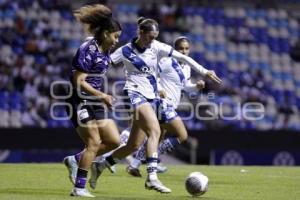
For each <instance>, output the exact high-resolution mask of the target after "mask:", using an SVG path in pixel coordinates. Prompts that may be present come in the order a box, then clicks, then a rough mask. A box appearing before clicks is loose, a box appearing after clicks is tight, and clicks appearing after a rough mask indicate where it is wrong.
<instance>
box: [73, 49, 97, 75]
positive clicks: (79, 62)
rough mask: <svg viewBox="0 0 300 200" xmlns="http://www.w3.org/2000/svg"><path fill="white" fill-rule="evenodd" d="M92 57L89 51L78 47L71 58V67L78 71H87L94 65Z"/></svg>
mask: <svg viewBox="0 0 300 200" xmlns="http://www.w3.org/2000/svg"><path fill="white" fill-rule="evenodd" d="M93 59H94V58H93V53H92V52H91V51H89V50H88V49H81V48H80V49H78V51H77V53H76V55H75V57H74V59H73V67H74V68H75V70H78V71H82V72H89V71H90V70H91V68H92V67H93V65H94V61H93Z"/></svg>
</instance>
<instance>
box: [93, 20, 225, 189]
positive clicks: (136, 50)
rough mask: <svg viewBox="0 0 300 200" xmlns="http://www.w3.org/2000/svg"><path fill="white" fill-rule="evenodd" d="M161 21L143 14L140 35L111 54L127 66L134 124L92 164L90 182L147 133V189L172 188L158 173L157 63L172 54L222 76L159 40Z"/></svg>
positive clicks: (207, 73)
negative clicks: (112, 149) (126, 135)
mask: <svg viewBox="0 0 300 200" xmlns="http://www.w3.org/2000/svg"><path fill="white" fill-rule="evenodd" d="M158 34H159V29H158V24H157V22H156V21H155V20H153V19H144V18H140V19H139V20H138V37H137V38H134V39H133V40H132V42H130V43H128V44H126V45H124V46H122V47H120V48H119V49H117V50H116V51H115V52H114V53H113V54H112V55H111V58H112V62H113V63H114V64H118V63H123V65H124V66H125V68H126V83H125V87H124V91H125V93H126V94H127V96H128V97H129V99H130V103H131V105H132V108H133V125H132V129H131V133H130V136H129V139H128V143H127V144H126V145H125V146H123V147H122V148H120V149H118V150H116V151H115V152H114V153H113V154H112V155H111V156H109V157H107V158H106V160H105V161H104V162H100V163H94V164H93V165H92V175H91V179H90V186H91V187H92V188H95V187H96V180H97V178H98V177H99V175H100V174H101V173H102V171H103V170H104V169H105V168H106V167H107V166H109V165H110V166H112V165H114V164H116V162H118V160H120V159H122V158H124V157H126V156H127V155H129V154H131V153H132V152H135V151H136V150H138V148H139V146H140V145H141V143H142V142H143V140H144V133H145V134H146V136H147V137H148V140H147V148H146V157H147V158H146V162H147V172H148V176H147V179H146V182H145V187H146V189H154V190H156V191H158V192H162V193H170V192H171V190H170V189H169V188H167V187H166V186H164V185H163V184H162V183H161V182H160V181H159V179H158V177H157V173H156V172H157V161H158V157H157V156H158V155H157V148H158V143H159V137H160V126H159V122H158V119H157V117H156V114H155V111H154V110H153V108H152V105H151V104H152V103H153V101H154V99H155V98H156V94H157V80H156V76H157V70H158V68H157V66H158V62H159V60H160V59H161V58H163V57H173V58H175V59H177V60H179V61H182V62H186V63H188V64H189V65H190V66H191V67H193V68H194V69H195V70H196V71H198V72H199V73H200V74H202V75H204V76H207V77H209V78H211V79H212V80H213V81H216V82H221V80H220V79H219V78H218V77H217V76H216V75H215V73H213V72H212V71H207V70H206V69H205V68H203V67H202V66H201V65H199V64H198V63H197V62H195V61H194V60H193V59H192V58H190V57H188V56H185V55H183V54H181V53H179V52H178V51H174V50H173V48H172V47H171V46H169V45H166V44H164V43H161V42H159V41H157V40H155V39H156V38H157V36H158Z"/></svg>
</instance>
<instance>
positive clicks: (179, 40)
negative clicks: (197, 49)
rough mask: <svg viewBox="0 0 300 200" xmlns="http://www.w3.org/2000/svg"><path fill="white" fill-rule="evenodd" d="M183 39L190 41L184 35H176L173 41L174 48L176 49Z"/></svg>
mask: <svg viewBox="0 0 300 200" xmlns="http://www.w3.org/2000/svg"><path fill="white" fill-rule="evenodd" d="M184 41H185V42H187V43H189V44H190V43H191V41H190V39H189V38H187V37H185V36H180V37H178V38H176V39H175V41H174V48H175V49H178V46H179V44H180V43H181V42H184Z"/></svg>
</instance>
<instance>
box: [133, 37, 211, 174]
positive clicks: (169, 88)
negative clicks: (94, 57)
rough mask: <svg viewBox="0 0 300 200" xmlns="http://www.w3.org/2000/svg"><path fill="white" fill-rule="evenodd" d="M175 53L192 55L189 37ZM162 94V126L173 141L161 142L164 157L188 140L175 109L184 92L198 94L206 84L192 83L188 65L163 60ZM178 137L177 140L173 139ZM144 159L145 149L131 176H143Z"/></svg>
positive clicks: (178, 43)
mask: <svg viewBox="0 0 300 200" xmlns="http://www.w3.org/2000/svg"><path fill="white" fill-rule="evenodd" d="M174 47H175V50H177V51H179V52H180V53H182V54H184V55H189V52H190V41H189V39H188V38H186V37H179V38H177V39H176V40H175V42H174ZM159 76H160V79H159V85H160V87H159V92H160V94H161V97H162V98H161V99H160V106H161V107H160V109H161V112H160V116H159V118H160V124H161V128H162V133H165V132H168V133H171V134H172V137H167V138H165V139H164V140H163V141H161V143H160V145H159V147H158V152H159V154H162V153H164V152H166V151H168V152H170V151H172V150H173V149H174V148H175V147H176V146H177V145H179V144H180V143H182V142H184V141H185V140H186V139H187V136H188V135H187V131H186V128H185V126H184V124H183V122H182V120H181V118H180V117H179V116H178V115H177V113H176V110H175V109H176V108H177V107H178V105H179V103H180V98H181V91H182V90H184V91H186V92H197V91H199V90H200V89H203V88H204V86H205V83H204V81H202V80H199V81H198V82H197V83H192V82H191V68H190V66H189V65H187V64H186V63H182V62H177V61H176V60H175V59H174V58H163V59H162V60H161V61H160V63H159ZM174 136H175V137H174ZM144 159H145V146H142V147H140V149H139V150H138V151H137V152H136V153H135V155H134V159H132V160H131V162H130V165H129V166H128V167H127V172H128V173H129V174H131V175H132V176H138V177H140V176H141V173H140V171H139V169H138V168H139V166H140V165H141V164H142V160H144Z"/></svg>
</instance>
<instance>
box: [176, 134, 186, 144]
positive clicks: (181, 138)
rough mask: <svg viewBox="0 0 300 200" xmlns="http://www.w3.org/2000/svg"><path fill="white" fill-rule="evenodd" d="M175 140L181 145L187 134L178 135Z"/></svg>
mask: <svg viewBox="0 0 300 200" xmlns="http://www.w3.org/2000/svg"><path fill="white" fill-rule="evenodd" d="M177 138H178V140H179V141H180V143H182V142H184V141H186V140H187V138H188V135H187V133H185V134H181V135H179V136H178V137H177Z"/></svg>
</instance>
